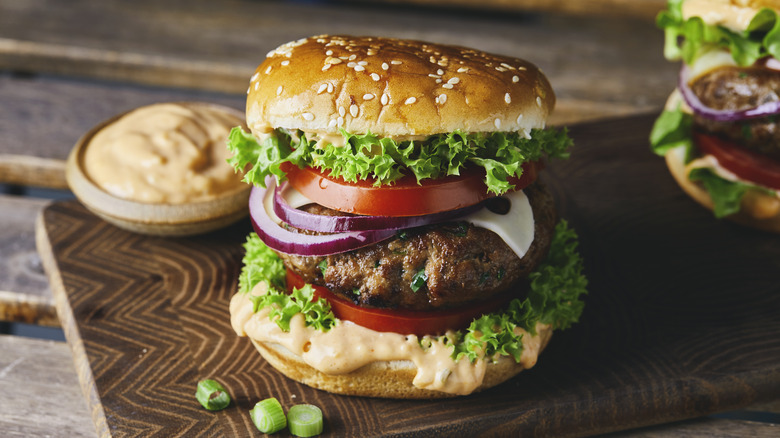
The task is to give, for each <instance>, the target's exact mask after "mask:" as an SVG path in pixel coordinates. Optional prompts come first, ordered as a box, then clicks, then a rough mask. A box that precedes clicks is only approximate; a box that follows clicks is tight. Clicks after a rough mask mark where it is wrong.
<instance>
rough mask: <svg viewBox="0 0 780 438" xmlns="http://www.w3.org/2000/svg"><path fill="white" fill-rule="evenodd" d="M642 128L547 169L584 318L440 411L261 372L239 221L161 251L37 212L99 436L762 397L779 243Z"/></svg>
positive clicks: (779, 378) (615, 409)
mask: <svg viewBox="0 0 780 438" xmlns="http://www.w3.org/2000/svg"><path fill="white" fill-rule="evenodd" d="M652 120H653V116H640V117H633V118H627V119H616V120H611V121H604V122H597V123H589V124H582V125H577V126H574V127H573V128H572V130H571V135H572V136H573V138H574V139H575V142H576V149H575V150H574V151H573V154H572V158H571V159H570V160H567V161H558V162H554V163H551V165H550V166H548V168H547V170H546V174H545V177H544V179H545V181H547V183H548V185H549V186H550V187H551V188H552V190H553V191H554V193H555V194H556V196H557V199H558V201H559V204H560V212H561V215H562V216H563V217H565V218H567V219H568V220H569V221H570V223H571V225H573V227H574V228H575V229H576V230H577V231H578V233H579V234H580V242H581V252H582V254H583V256H584V257H585V263H586V271H587V275H588V277H589V280H590V287H589V289H590V294H589V296H588V297H587V298H586V300H587V305H586V309H585V313H584V315H583V318H582V321H581V323H580V324H578V325H576V326H574V327H573V328H572V329H570V330H568V331H565V332H561V333H558V334H556V335H555V336H554V337H553V342H552V344H551V346H550V347H549V348H548V349H547V351H545V353H544V354H543V355H542V357H541V359H540V361H539V363H538V364H537V366H536V367H535V368H534V369H532V370H530V371H527V372H524V373H521V374H520V375H519V376H518V377H516V378H514V379H513V380H511V381H509V382H508V383H507V384H505V385H502V386H500V387H498V388H494V389H492V390H489V391H487V392H484V393H481V394H475V395H472V396H468V397H462V398H456V399H451V400H445V401H435V402H426V401H393V400H380V399H366V398H353V397H344V396H336V395H331V394H328V393H324V392H321V391H317V390H313V389H310V388H308V387H305V386H303V385H300V384H297V383H294V382H292V381H290V380H288V379H287V378H285V377H283V376H282V375H281V374H279V373H277V372H276V371H275V370H273V369H272V368H270V367H269V366H268V365H267V364H266V363H265V362H264V361H263V360H262V359H261V358H260V357H259V355H258V354H257V353H256V352H255V351H254V349H253V347H252V346H251V344H250V343H249V341H248V340H247V339H246V338H237V337H236V336H235V335H234V334H233V332H232V329H231V328H230V325H229V318H228V300H229V298H230V296H231V295H232V294H233V293H234V290H235V288H236V277H237V274H238V270H239V263H240V258H241V256H242V249H241V246H240V245H241V243H242V242H243V239H244V235H245V234H246V233H247V232H248V231H249V226H248V224H247V223H241V224H238V225H236V226H233V227H231V228H228V229H225V230H222V231H220V232H215V233H212V234H208V235H204V236H200V237H192V238H178V239H165V238H154V237H145V236H141V235H137V234H132V233H128V232H125V231H122V230H119V229H117V228H115V227H113V226H111V225H108V224H107V223H105V222H102V221H100V220H99V219H97V218H96V217H95V216H93V215H91V214H90V213H88V212H87V211H86V210H85V209H84V208H83V207H82V206H81V205H80V204H78V203H77V202H74V201H70V202H59V203H55V204H53V205H51V206H49V207H46V208H45V209H44V212H43V215H42V216H41V220H40V222H39V234H38V237H39V242H38V248H39V252H40V254H41V256H42V258H43V261H44V264H45V266H46V268H47V272H49V277H50V280H51V284H52V287H53V289H54V296H55V300H56V303H57V307H58V312H59V314H60V317H61V320H62V324H63V328H64V330H65V332H66V335H67V336H68V340H69V343H70V344H71V347H72V349H73V352H74V358H75V363H76V368H77V372H78V373H79V375H80V380H81V382H82V385H83V388H82V389H83V390H84V391H85V394H86V395H87V399H88V404H89V407H90V410H91V412H92V416H93V419H94V420H95V423H96V424H97V426H98V431H99V433H100V434H101V435H104V436H107V435H109V434H110V433H111V432H112V431H122V433H121V434H139V435H151V434H157V435H165V436H173V435H186V436H193V435H204V436H207V435H230V436H250V435H251V434H252V426H251V424H250V422H249V416H248V414H247V412H248V410H249V409H250V408H251V407H252V405H253V404H254V403H255V402H256V401H258V400H259V399H261V398H265V397H268V396H276V397H277V398H279V399H280V401H281V402H282V405H283V406H285V407H286V408H287V407H289V406H291V405H293V404H296V403H314V404H317V405H319V406H320V407H321V408H322V409H323V411H324V413H325V416H326V422H327V423H326V424H327V426H326V430H325V432H326V433H325V434H326V435H328V436H361V437H364V436H374V435H380V434H381V435H390V436H393V435H395V436H429V435H433V434H439V435H450V436H455V435H459V436H473V435H476V434H479V433H484V434H491V435H493V434H498V435H514V434H518V433H523V434H526V433H527V434H528V435H534V436H582V435H590V434H596V433H606V432H611V431H616V430H624V429H628V428H633V427H639V426H646V425H651V424H659V423H668V422H672V421H677V420H682V419H686V418H693V417H697V416H701V415H705V414H709V413H712V412H717V411H723V410H728V409H736V408H739V407H743V406H747V405H748V404H751V403H755V402H761V401H769V400H772V399H774V398H775V397H776V396H777V394H778V393H780V366H779V365H778V364H780V320H778V318H777V315H778V314H780V284H778V283H777V275H776V273H777V272H778V268H780V246H778V245H776V241H774V240H770V239H767V238H766V235H765V234H762V233H759V232H756V231H753V230H749V229H745V228H742V227H739V226H736V225H733V224H731V223H728V222H723V221H717V220H715V219H714V218H713V217H712V215H711V214H710V213H709V212H707V211H705V210H704V209H702V208H701V207H699V206H698V205H696V204H695V203H693V202H692V201H690V200H689V199H688V198H687V197H686V196H685V195H684V194H682V192H681V191H680V190H679V189H677V187H676V185H675V184H674V182H673V181H672V178H671V176H670V175H669V174H668V173H667V172H666V170H665V166H664V164H663V160H662V159H660V158H657V157H654V156H652V155H651V153H650V152H649V149H648V146H647V133H648V131H649V129H650V125H651V123H652ZM736 261H738V262H739V263H735V262H736ZM724 273H726V274H724ZM205 377H211V378H216V379H217V380H219V381H221V382H222V383H223V384H225V386H226V387H227V388H228V389H229V390H230V392H231V393H232V395H233V396H234V400H235V403H234V404H233V406H231V407H230V408H228V409H226V410H225V411H221V412H218V413H209V412H207V411H205V410H203V409H202V408H200V407H199V405H198V404H197V402H196V401H195V398H194V396H193V394H194V390H195V384H196V382H197V380H198V379H200V378H205Z"/></svg>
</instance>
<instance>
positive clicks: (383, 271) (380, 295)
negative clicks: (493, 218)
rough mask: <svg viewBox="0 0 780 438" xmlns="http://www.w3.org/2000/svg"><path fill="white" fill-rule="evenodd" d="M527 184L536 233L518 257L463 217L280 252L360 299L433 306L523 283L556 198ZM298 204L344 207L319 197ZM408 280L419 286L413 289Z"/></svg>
mask: <svg viewBox="0 0 780 438" xmlns="http://www.w3.org/2000/svg"><path fill="white" fill-rule="evenodd" d="M524 191H525V193H526V195H527V196H528V199H529V201H530V204H531V207H532V208H533V211H534V221H535V225H534V233H535V234H534V241H533V243H532V244H531V247H530V248H529V249H528V252H527V253H526V254H525V256H524V257H523V258H522V259H520V258H519V257H517V255H516V254H515V253H514V252H513V251H512V250H511V249H510V248H509V247H508V246H507V245H506V243H504V241H503V240H502V239H501V238H500V237H499V236H498V235H497V234H495V233H493V232H492V231H489V230H486V229H483V228H478V227H474V226H472V225H470V224H467V223H465V222H452V223H445V224H437V225H429V226H425V227H419V228H413V229H408V230H404V231H403V232H399V233H398V234H397V235H396V236H395V237H394V238H391V239H388V240H385V241H382V242H379V243H378V244H376V245H373V246H369V247H366V248H361V249H358V250H355V251H350V252H347V253H342V254H334V255H331V256H327V257H306V256H294V255H289V254H283V253H279V256H280V257H281V258H282V260H283V261H284V264H285V266H286V267H287V268H288V269H292V270H293V271H295V272H296V273H298V274H299V275H301V276H302V277H303V278H304V279H305V280H306V282H308V283H312V284H317V285H321V286H326V287H328V288H329V289H330V290H331V291H332V292H334V293H336V294H338V295H340V296H343V297H344V298H346V299H349V300H351V301H352V302H354V303H356V304H360V305H363V306H369V307H382V308H397V309H409V310H432V309H439V308H446V307H454V306H460V305H464V304H467V303H470V302H475V301H480V300H484V299H486V298H489V297H492V296H494V295H496V294H498V293H501V292H503V291H505V290H507V289H508V288H510V287H517V288H518V289H524V287H525V285H524V282H522V279H523V278H525V277H526V276H527V275H528V274H529V273H530V272H531V271H533V270H534V269H535V268H536V266H537V265H538V264H539V262H541V260H543V259H544V257H545V256H546V255H547V251H548V250H549V246H550V240H551V239H552V233H553V229H554V228H555V222H556V220H557V217H556V212H555V205H554V201H553V198H552V196H551V195H550V193H549V192H548V191H547V190H546V188H545V187H544V186H543V185H542V184H541V183H538V182H537V183H535V184H532V185H531V186H529V187H526V188H525V190H524ZM303 209H304V210H306V211H309V212H311V213H316V214H328V215H336V214H343V213H340V212H336V211H333V210H329V209H327V208H325V207H322V206H319V205H316V204H312V205H309V206H306V207H304V208H303ZM422 277H425V278H424V279H422ZM415 280H416V281H415ZM413 283H416V284H417V285H419V286H420V287H419V288H418V289H417V290H416V291H415V290H414V289H413V287H412V284H413ZM516 283H522V284H516Z"/></svg>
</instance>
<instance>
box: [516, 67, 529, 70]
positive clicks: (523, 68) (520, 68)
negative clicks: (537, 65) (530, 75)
mask: <svg viewBox="0 0 780 438" xmlns="http://www.w3.org/2000/svg"><path fill="white" fill-rule="evenodd" d="M517 69H518V70H528V69H527V68H525V67H517Z"/></svg>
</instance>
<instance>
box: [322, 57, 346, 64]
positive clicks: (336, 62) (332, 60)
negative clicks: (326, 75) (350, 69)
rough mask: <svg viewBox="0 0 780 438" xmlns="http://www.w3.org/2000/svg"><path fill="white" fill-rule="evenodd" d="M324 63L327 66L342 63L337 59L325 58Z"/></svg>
mask: <svg viewBox="0 0 780 438" xmlns="http://www.w3.org/2000/svg"><path fill="white" fill-rule="evenodd" d="M325 62H326V63H328V64H341V63H342V61H341V59H339V58H325Z"/></svg>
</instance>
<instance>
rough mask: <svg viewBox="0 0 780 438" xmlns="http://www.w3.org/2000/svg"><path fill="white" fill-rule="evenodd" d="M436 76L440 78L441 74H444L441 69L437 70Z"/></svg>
mask: <svg viewBox="0 0 780 438" xmlns="http://www.w3.org/2000/svg"><path fill="white" fill-rule="evenodd" d="M436 74H437V75H439V76H441V75H443V74H444V70H442V69H438V70H436Z"/></svg>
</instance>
